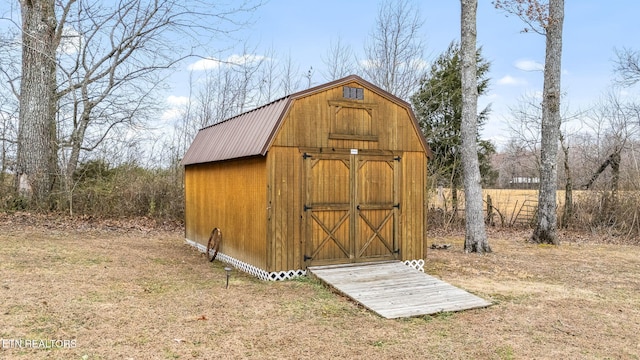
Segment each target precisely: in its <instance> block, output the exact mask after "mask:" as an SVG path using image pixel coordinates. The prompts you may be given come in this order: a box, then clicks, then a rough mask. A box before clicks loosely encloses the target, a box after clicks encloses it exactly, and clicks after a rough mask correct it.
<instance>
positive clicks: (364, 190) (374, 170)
mask: <svg viewBox="0 0 640 360" xmlns="http://www.w3.org/2000/svg"><path fill="white" fill-rule="evenodd" d="M395 167H396V160H395V159H394V158H393V157H391V156H377V157H365V156H363V157H361V158H360V159H359V161H358V171H357V191H356V193H357V197H356V199H355V201H356V202H357V206H356V210H357V223H356V238H355V249H356V258H357V261H369V260H374V259H387V258H388V259H393V258H394V257H395V249H396V243H395V242H396V239H395V237H396V234H395V222H396V220H397V216H396V213H395V210H396V209H397V208H396V206H395V205H396V196H397V191H396V186H397V184H396V182H395V178H396V170H395Z"/></svg>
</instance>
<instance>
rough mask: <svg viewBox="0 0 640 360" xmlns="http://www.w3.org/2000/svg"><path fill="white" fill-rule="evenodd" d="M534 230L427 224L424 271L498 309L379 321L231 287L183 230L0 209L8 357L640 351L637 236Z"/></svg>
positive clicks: (239, 283) (273, 292)
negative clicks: (478, 246) (625, 241)
mask: <svg viewBox="0 0 640 360" xmlns="http://www.w3.org/2000/svg"><path fill="white" fill-rule="evenodd" d="M528 235H529V232H528V231H527V232H518V231H506V230H503V231H495V232H491V233H490V244H491V247H492V248H493V250H494V251H493V253H491V254H488V255H484V256H478V255H468V254H464V253H463V251H462V242H463V235H462V234H444V233H443V234H435V233H434V234H432V235H431V237H430V239H429V242H430V243H450V244H453V247H452V248H451V249H449V250H431V251H430V252H429V257H428V259H427V262H426V266H425V268H426V269H425V270H426V272H427V273H429V274H431V275H435V276H437V277H439V278H441V279H443V280H445V281H447V282H449V283H451V284H453V285H456V286H458V287H461V288H463V289H465V290H467V291H469V292H472V293H474V294H476V295H478V296H480V297H483V298H485V299H487V300H490V301H492V302H493V303H494V305H493V306H491V307H488V308H485V309H477V310H470V311H464V312H459V313H441V314H437V315H433V316H424V317H417V318H408V319H398V320H385V319H383V318H381V317H379V316H377V315H375V314H373V313H371V312H369V311H367V310H366V309H364V308H362V307H360V306H358V305H357V304H355V303H353V302H351V301H350V300H348V299H346V298H344V297H342V296H340V295H337V294H335V293H333V292H332V291H331V290H330V289H327V288H326V287H324V286H323V285H322V284H320V283H318V282H316V281H315V280H309V279H307V278H302V279H298V280H290V281H285V282H263V281H260V280H257V279H254V278H252V277H250V276H248V275H245V274H242V273H238V272H236V271H234V272H233V274H232V275H231V279H230V284H229V288H228V289H226V288H225V279H226V278H225V271H224V270H223V268H224V264H222V263H220V262H218V261H216V262H213V263H209V262H207V261H206V260H205V258H204V255H203V254H200V253H199V252H198V251H196V250H195V249H194V248H192V247H190V246H188V245H186V244H185V243H184V240H183V232H182V230H181V229H180V228H171V227H166V226H161V225H160V224H153V223H145V222H141V221H135V222H134V221H132V222H124V223H123V222H113V223H110V222H108V221H107V222H105V221H97V220H92V219H73V220H72V219H65V218H59V219H56V218H43V217H38V216H35V215H28V214H16V215H7V214H0V358H1V359H9V358H11V359H234V358H236V359H244V358H249V359H252V358H253V359H301V358H309V359H367V360H369V359H563V358H564V359H607V358H609V359H639V358H640V247H636V246H628V245H610V244H604V243H602V242H600V241H598V239H597V238H595V237H592V236H580V235H578V234H571V233H563V234H561V241H562V245H561V246H559V247H553V246H539V245H532V244H527V243H525V241H524V240H525V239H526V238H527V236H528ZM27 341H29V342H30V344H32V345H30V346H26V345H27V343H26V342H27ZM65 341H66V342H65ZM34 344H35V345H36V346H35V347H34V346H33V345H34ZM19 345H23V347H20V346H19ZM43 345H44V346H43Z"/></svg>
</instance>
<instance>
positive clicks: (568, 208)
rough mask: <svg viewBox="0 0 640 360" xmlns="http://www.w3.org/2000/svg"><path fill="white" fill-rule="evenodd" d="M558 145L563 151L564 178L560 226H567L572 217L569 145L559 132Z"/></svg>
mask: <svg viewBox="0 0 640 360" xmlns="http://www.w3.org/2000/svg"><path fill="white" fill-rule="evenodd" d="M560 145H561V146H562V151H563V152H564V173H565V176H566V180H565V183H564V212H563V213H562V227H563V228H565V229H566V228H568V227H569V223H570V222H571V219H572V218H573V179H572V178H571V167H570V166H569V146H568V145H565V144H564V140H563V136H562V134H560Z"/></svg>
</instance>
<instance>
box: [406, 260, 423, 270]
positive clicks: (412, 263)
mask: <svg viewBox="0 0 640 360" xmlns="http://www.w3.org/2000/svg"><path fill="white" fill-rule="evenodd" d="M404 264H405V265H407V266H408V267H412V268H414V269H416V270H418V271H420V272H424V259H418V260H405V261H404Z"/></svg>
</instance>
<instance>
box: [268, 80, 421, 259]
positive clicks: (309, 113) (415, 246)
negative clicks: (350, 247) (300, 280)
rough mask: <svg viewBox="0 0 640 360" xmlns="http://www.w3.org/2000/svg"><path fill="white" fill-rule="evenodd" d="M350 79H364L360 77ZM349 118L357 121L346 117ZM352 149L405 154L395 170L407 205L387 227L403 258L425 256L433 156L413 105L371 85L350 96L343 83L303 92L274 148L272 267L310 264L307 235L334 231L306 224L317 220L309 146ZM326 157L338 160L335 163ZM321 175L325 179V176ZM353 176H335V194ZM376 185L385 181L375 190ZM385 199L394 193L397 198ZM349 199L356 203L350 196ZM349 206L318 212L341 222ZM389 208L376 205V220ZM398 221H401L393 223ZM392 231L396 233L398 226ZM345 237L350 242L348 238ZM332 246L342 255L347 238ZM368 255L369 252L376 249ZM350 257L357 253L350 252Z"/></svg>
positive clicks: (340, 231) (342, 232) (341, 232)
mask: <svg viewBox="0 0 640 360" xmlns="http://www.w3.org/2000/svg"><path fill="white" fill-rule="evenodd" d="M346 85H347V86H348V85H351V86H354V87H360V86H361V85H360V84H358V83H356V82H354V83H352V84H346ZM345 122H350V123H349V124H346V123H345ZM350 149H358V151H359V154H361V155H363V156H372V155H385V156H391V155H393V156H400V158H401V160H400V164H399V165H398V166H399V171H398V174H397V175H394V176H397V178H394V181H397V182H398V183H399V184H398V186H397V190H396V191H398V194H397V195H396V196H397V198H399V199H400V204H401V208H400V209H397V210H394V211H395V212H396V215H394V220H393V221H389V222H388V226H387V225H385V226H383V227H382V228H381V229H380V234H381V236H382V237H384V238H385V239H387V238H390V237H392V236H396V241H397V245H398V248H399V250H400V253H399V254H398V257H397V258H398V259H400V260H415V259H424V258H425V256H426V247H425V245H424V243H425V237H426V219H425V214H426V197H425V187H426V172H427V170H426V166H427V158H426V154H425V152H424V147H423V145H422V141H421V139H420V137H419V135H418V134H417V133H416V129H415V127H414V125H413V121H412V120H411V115H410V112H409V111H408V110H407V108H405V107H403V106H401V105H399V104H397V103H395V102H392V101H390V99H388V98H385V97H384V96H381V95H378V94H377V93H375V92H373V91H369V90H368V89H367V88H366V87H365V89H364V99H363V100H353V99H344V98H343V91H342V86H339V87H335V88H330V89H327V90H325V91H322V92H316V93H313V94H311V95H309V96H306V97H302V98H298V99H296V100H295V101H294V102H293V104H292V105H291V108H290V110H289V112H288V113H287V114H286V115H285V117H284V119H283V122H282V125H281V127H280V128H279V130H278V132H277V133H276V135H275V138H274V140H273V143H272V146H271V148H270V149H269V152H268V155H267V157H268V165H267V167H268V180H269V186H270V188H269V200H268V201H269V208H270V212H269V227H268V229H269V232H268V236H269V241H268V242H269V254H268V258H269V266H268V270H269V271H283V270H289V269H300V268H305V267H306V264H305V262H304V260H303V256H304V255H305V251H307V250H308V249H306V248H305V247H306V246H307V245H309V244H308V243H307V240H308V237H309V236H312V237H313V235H314V234H315V233H313V231H315V232H317V234H315V237H316V238H324V237H326V236H322V232H323V231H324V230H323V229H321V227H320V226H315V227H312V228H308V226H307V227H306V228H305V224H307V225H309V223H308V222H306V221H307V219H306V216H308V214H307V213H305V211H304V208H303V207H304V202H305V200H306V197H307V195H309V194H306V193H305V191H307V187H308V185H309V184H308V179H307V178H308V177H309V176H310V175H309V174H307V172H308V171H309V169H305V164H304V161H303V154H304V153H305V152H309V153H315V154H319V153H323V154H327V155H328V156H331V155H329V154H335V155H336V156H338V157H340V154H343V155H345V157H346V159H348V158H349V154H350ZM325 165H326V166H329V165H335V166H337V165H336V164H331V163H327V164H325ZM325 165H322V166H325ZM381 169H384V167H381ZM320 170H322V169H320V168H318V171H320ZM334 170H335V169H334ZM334 170H329V171H327V172H326V173H327V176H329V177H330V178H331V179H333V180H335V179H334V178H333V177H334V176H337V175H338V174H337V173H336V171H334ZM380 171H382V170H380ZM347 173H348V171H347ZM374 175H375V174H374ZM379 175H380V177H388V176H389V175H387V174H385V173H380V174H379ZM383 175H384V176H383ZM319 179H323V177H320V178H319ZM331 179H328V178H327V179H326V180H327V181H328V182H332V181H333V180H331ZM374 180H375V179H374ZM346 181H347V183H346V184H344V186H336V185H335V184H334V185H332V186H330V187H331V188H332V189H333V191H337V192H336V193H332V194H331V202H334V203H335V201H337V202H340V201H338V200H340V199H341V198H342V197H343V196H342V195H345V194H343V193H340V191H343V190H344V189H343V188H344V187H345V186H346V188H348V187H349V183H348V179H347V180H346ZM327 186H328V185H327ZM376 186H378V187H380V188H379V189H377V190H375V189H374V187H376ZM385 186H386V187H388V186H390V185H388V184H387V185H383V184H376V183H375V181H374V182H372V183H367V181H366V180H365V181H364V182H363V183H362V184H361V186H359V188H360V189H367V188H368V189H369V190H371V191H370V192H371V193H373V192H376V193H377V192H381V191H382V190H383V189H386V190H388V189H387V188H386V187H385ZM340 189H343V190H340ZM318 191H319V192H318V193H316V194H311V195H309V196H313V197H318V198H314V199H311V200H313V201H314V202H315V203H322V202H323V198H320V197H321V196H325V195H327V194H328V193H327V192H324V191H321V189H320V190H318ZM367 192H368V191H367ZM385 192H386V193H388V192H389V191H385ZM323 194H324V195H323ZM327 196H328V195H327ZM366 196H367V195H366V194H359V195H358V197H362V198H365V199H366ZM336 199H338V200H336ZM333 200H335V201H333ZM374 200H375V199H374ZM383 200H385V201H386V200H390V198H389V199H383ZM344 202H345V203H346V204H347V206H349V200H346V201H344ZM345 211H352V209H349V210H342V211H341V210H340V208H339V204H337V203H336V204H333V205H332V206H329V207H328V208H327V210H326V211H324V212H321V213H318V215H317V216H319V217H323V218H318V219H319V221H321V222H326V223H327V224H329V223H330V224H332V225H335V224H337V223H338V222H339V221H340V219H341V216H342V215H344V214H345ZM387 214H388V212H385V211H383V210H380V211H376V210H369V212H368V215H367V216H369V217H371V222H372V223H381V222H382V221H383V220H384V217H385V216H386V215H387ZM357 221H358V226H360V227H363V228H364V227H365V224H364V220H362V219H361V218H358V219H357ZM316 223H317V222H316ZM394 223H395V227H393V226H391V225H393V224H394ZM348 225H349V224H348V221H346V222H345V223H344V224H343V225H341V226H340V227H338V228H337V229H336V237H337V238H341V237H344V236H346V234H348V233H350V232H353V229H351V228H350V227H349V226H348ZM327 226H328V225H327ZM351 226H353V225H351ZM392 231H393V232H394V234H392V233H391V232H392ZM324 233H326V231H324ZM352 235H353V234H352ZM371 235H372V232H371V231H368V237H367V239H368V238H370V237H371ZM365 240H366V239H365ZM374 240H376V241H377V240H378V239H374ZM343 245H345V246H346V244H343ZM381 246H382V245H381V243H377V244H375V245H374V247H372V248H371V251H372V252H381V251H382V250H384V249H383V248H382V247H381ZM311 247H313V246H311ZM323 251H324V250H323ZM326 251H328V252H330V251H333V252H334V253H335V254H333V255H332V254H329V253H323V254H320V255H321V256H326V257H332V256H334V255H335V256H336V258H337V255H340V251H342V250H340V249H339V246H333V247H329V248H327V249H326ZM336 254H337V255H336ZM363 255H365V256H366V255H368V253H364V254H363ZM336 261H338V260H336ZM344 261H345V262H349V261H351V260H349V259H348V258H345V259H344Z"/></svg>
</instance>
